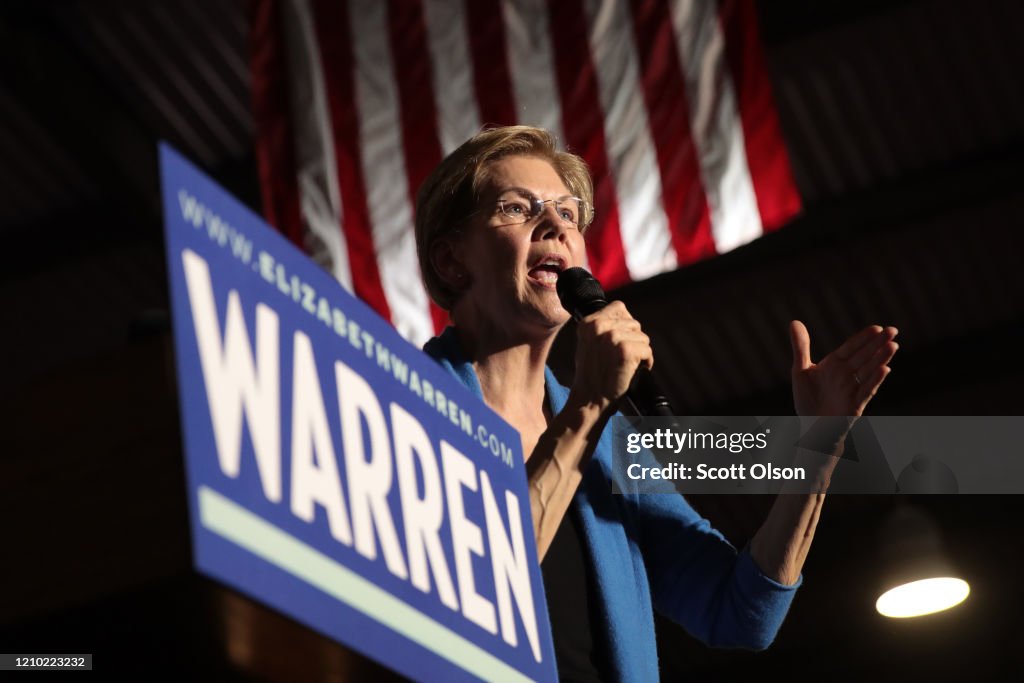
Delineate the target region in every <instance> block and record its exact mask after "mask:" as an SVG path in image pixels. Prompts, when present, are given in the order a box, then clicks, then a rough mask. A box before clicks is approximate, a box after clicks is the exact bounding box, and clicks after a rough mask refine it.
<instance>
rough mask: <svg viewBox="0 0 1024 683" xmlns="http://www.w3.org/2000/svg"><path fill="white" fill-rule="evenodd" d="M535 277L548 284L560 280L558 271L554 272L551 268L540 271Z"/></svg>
mask: <svg viewBox="0 0 1024 683" xmlns="http://www.w3.org/2000/svg"><path fill="white" fill-rule="evenodd" d="M534 277H536V278H537V279H538V280H540V281H541V282H543V283H544V284H546V285H553V284H555V283H556V282H558V273H552V272H551V271H550V270H541V271H538V272H537V274H536V275H535V276H534Z"/></svg>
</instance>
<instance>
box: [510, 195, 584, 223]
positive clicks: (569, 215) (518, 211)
mask: <svg viewBox="0 0 1024 683" xmlns="http://www.w3.org/2000/svg"><path fill="white" fill-rule="evenodd" d="M546 204H552V205H553V206H554V208H555V213H556V214H557V215H558V217H559V218H561V219H562V220H563V221H565V222H566V223H571V224H572V225H575V226H577V227H579V226H580V222H581V219H582V216H583V200H581V199H580V198H579V197H562V198H561V199H540V198H539V197H525V196H517V195H511V196H507V197H502V198H501V199H499V200H498V206H499V208H500V209H501V212H502V213H503V214H504V215H505V216H507V217H508V218H509V219H511V220H512V222H514V223H525V222H526V221H530V220H533V219H534V218H537V217H538V216H540V215H541V214H542V213H543V212H544V206H545V205H546Z"/></svg>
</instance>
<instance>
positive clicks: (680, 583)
mask: <svg viewBox="0 0 1024 683" xmlns="http://www.w3.org/2000/svg"><path fill="white" fill-rule="evenodd" d="M424 351H426V352H427V354H429V355H430V356H431V357H433V358H434V359H435V360H437V361H438V362H439V363H440V364H441V365H442V366H443V367H444V368H445V369H447V370H448V371H449V372H450V373H451V374H452V375H454V376H455V377H456V378H457V379H458V380H459V381H461V382H462V384H464V385H465V386H466V387H468V388H469V389H470V391H472V392H473V393H475V394H476V395H477V397H478V398H480V399H481V400H482V399H483V391H482V390H481V388H480V380H479V379H478V378H477V376H476V371H475V370H473V365H472V363H470V362H469V361H468V359H466V358H465V356H464V355H463V353H462V349H461V348H460V347H459V343H458V339H457V337H456V335H455V331H454V329H453V328H451V327H449V328H447V329H446V330H445V331H444V332H443V333H442V334H441V336H440V337H435V338H434V339H431V340H430V341H429V342H427V344H426V346H424ZM545 377H546V389H547V400H548V403H549V406H550V408H551V412H552V414H557V413H559V412H560V411H561V410H562V408H563V407H564V406H565V402H566V400H567V399H568V397H569V390H568V389H567V388H566V387H564V386H562V385H561V384H559V383H558V381H557V380H556V379H555V376H554V374H553V373H552V372H551V369H550V368H546V369H545ZM611 455H612V430H611V428H610V427H609V428H606V429H605V430H604V432H603V433H602V434H601V438H600V440H599V441H598V444H597V448H596V450H595V451H594V456H593V459H592V460H591V462H590V464H589V465H588V466H587V468H586V471H585V472H584V473H583V481H582V483H581V484H580V487H579V489H577V491H576V495H575V496H574V498H573V501H572V503H571V504H572V505H573V506H575V508H576V510H577V511H578V512H579V515H580V519H581V520H582V531H583V538H582V539H581V540H582V542H583V545H584V547H585V552H586V555H587V556H586V558H585V559H586V561H588V562H589V563H590V566H591V567H592V569H593V575H594V578H595V583H596V585H597V590H598V592H599V598H600V599H599V604H600V609H601V610H602V616H603V617H604V618H603V620H602V622H599V623H598V624H595V628H600V627H603V629H604V633H603V634H596V635H597V637H601V635H603V640H604V642H606V643H608V645H609V647H610V648H611V652H610V653H609V657H608V659H609V661H610V662H611V664H612V666H613V667H614V673H615V675H616V677H617V678H618V679H619V680H625V681H656V680H658V648H657V643H656V642H655V635H654V610H655V609H657V610H658V611H659V612H661V613H662V614H664V615H666V616H668V617H669V618H670V619H672V620H674V621H676V622H677V623H679V624H681V625H682V626H683V627H684V628H685V629H686V630H687V631H688V632H689V633H691V634H692V635H693V636H695V637H696V638H698V639H700V640H701V641H703V642H704V643H706V644H708V645H711V646H716V647H740V648H747V649H753V650H763V649H764V648H766V647H768V646H769V645H770V644H771V642H772V640H774V638H775V634H776V633H777V632H778V630H779V626H781V624H782V620H783V618H784V617H785V616H786V612H787V611H788V610H789V605H790V603H791V602H792V601H793V596H794V594H795V593H796V589H797V588H798V587H799V586H800V584H801V583H802V582H803V576H801V577H800V579H799V580H798V581H797V583H796V585H794V586H784V585H782V584H780V583H778V582H776V581H774V580H772V579H770V578H768V577H767V576H765V575H764V574H763V573H762V572H761V570H760V569H759V568H758V567H757V565H756V564H755V563H754V560H753V558H752V557H751V556H750V553H749V551H748V549H747V548H744V549H743V551H742V552H739V553H737V552H736V549H735V548H734V547H733V546H732V545H731V544H730V543H729V542H728V541H727V540H725V538H724V537H723V536H722V534H720V533H719V532H718V531H716V530H715V529H712V528H711V525H710V524H709V523H708V521H707V520H706V519H704V518H703V517H701V516H700V515H698V514H697V513H696V512H695V511H694V509H693V508H692V507H690V504H689V503H687V502H686V499H685V498H683V497H682V496H680V495H672V494H648V495H643V494H629V493H627V494H613V493H612V487H611Z"/></svg>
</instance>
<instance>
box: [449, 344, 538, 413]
mask: <svg viewBox="0 0 1024 683" xmlns="http://www.w3.org/2000/svg"><path fill="white" fill-rule="evenodd" d="M455 331H456V334H457V335H458V337H459V344H460V345H461V346H462V348H463V350H464V352H465V353H466V357H467V358H469V359H470V360H471V361H472V363H473V369H474V370H475V371H476V375H477V378H479V380H480V388H481V390H482V391H483V395H484V400H485V402H486V403H487V405H489V406H490V407H491V408H493V409H494V410H495V411H496V412H498V413H499V414H501V415H509V414H513V413H517V412H521V411H523V409H524V408H534V409H535V408H536V407H538V406H543V405H544V368H545V365H546V364H547V358H548V353H549V352H550V351H551V345H552V344H553V343H554V341H555V334H556V333H557V329H556V330H554V331H553V332H552V333H551V334H550V335H547V336H543V337H539V338H537V339H532V340H525V341H524V340H519V341H511V340H507V339H505V340H503V339H501V338H500V337H499V336H497V335H492V334H481V333H479V331H476V330H473V329H468V328H465V327H458V326H456V328H455Z"/></svg>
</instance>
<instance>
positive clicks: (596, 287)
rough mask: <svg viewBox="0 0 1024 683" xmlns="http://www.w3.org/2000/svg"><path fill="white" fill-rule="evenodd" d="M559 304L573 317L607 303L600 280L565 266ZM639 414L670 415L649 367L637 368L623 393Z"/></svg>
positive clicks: (577, 317) (559, 285) (584, 314)
mask: <svg viewBox="0 0 1024 683" xmlns="http://www.w3.org/2000/svg"><path fill="white" fill-rule="evenodd" d="M556 289H557V291H558V299H559V301H561V302H562V308H564V309H565V310H567V311H569V313H570V314H572V317H573V318H575V319H576V320H581V319H583V318H585V317H587V316H588V315H590V314H591V313H596V312H597V311H600V310H601V309H602V308H604V307H605V306H607V305H608V300H607V299H605V294H604V290H603V289H601V283H600V282H598V281H597V279H596V278H595V277H594V276H593V275H591V274H590V273H588V272H587V271H586V270H585V269H584V268H567V269H566V270H564V271H562V272H561V273H560V274H559V275H558V283H557V285H556ZM624 398H625V399H626V401H627V402H628V403H629V404H630V406H631V407H632V409H633V411H634V412H635V413H636V414H637V415H638V416H641V417H642V416H645V415H649V416H651V417H673V416H674V415H675V412H674V411H673V410H672V406H671V405H669V402H668V399H667V398H666V397H665V392H664V391H662V390H661V388H660V387H659V386H658V383H657V382H656V381H655V379H654V375H652V374H651V371H650V370H648V369H647V368H646V367H644V366H642V365H641V366H640V367H639V368H637V371H636V375H634V376H633V383H632V385H631V386H630V388H629V390H628V391H627V392H626V395H625V397H624Z"/></svg>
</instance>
